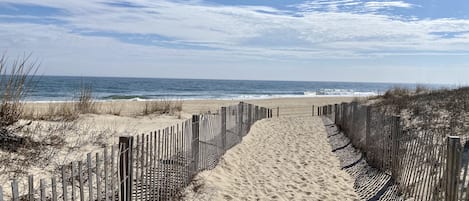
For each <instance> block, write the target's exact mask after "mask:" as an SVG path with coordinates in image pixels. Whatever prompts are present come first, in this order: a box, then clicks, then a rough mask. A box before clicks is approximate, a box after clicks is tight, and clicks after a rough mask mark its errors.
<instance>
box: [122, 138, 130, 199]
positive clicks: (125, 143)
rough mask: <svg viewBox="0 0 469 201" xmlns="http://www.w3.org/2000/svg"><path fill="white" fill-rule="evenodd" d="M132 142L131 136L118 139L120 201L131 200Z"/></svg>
mask: <svg viewBox="0 0 469 201" xmlns="http://www.w3.org/2000/svg"><path fill="white" fill-rule="evenodd" d="M132 141H133V137H132V136H121V137H119V153H120V160H119V181H120V183H121V184H120V185H121V188H120V189H121V195H122V197H121V198H120V201H130V200H131V198H132V181H133V178H132V173H133V170H132ZM124 195H125V197H124Z"/></svg>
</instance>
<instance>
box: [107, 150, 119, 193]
mask: <svg viewBox="0 0 469 201" xmlns="http://www.w3.org/2000/svg"><path fill="white" fill-rule="evenodd" d="M115 147H116V146H111V185H110V186H109V189H110V191H109V193H111V198H112V199H111V200H115V199H116V198H115V197H116V182H115V181H116V176H117V174H119V172H118V171H116V168H117V166H118V165H117V166H116V165H115V164H116V159H115V158H116V155H115V152H116V148H115ZM118 186H120V184H118Z"/></svg>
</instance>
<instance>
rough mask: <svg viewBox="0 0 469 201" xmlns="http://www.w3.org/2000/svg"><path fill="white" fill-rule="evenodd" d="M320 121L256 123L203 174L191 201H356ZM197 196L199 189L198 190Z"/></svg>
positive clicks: (296, 119)
mask: <svg viewBox="0 0 469 201" xmlns="http://www.w3.org/2000/svg"><path fill="white" fill-rule="evenodd" d="M339 165H340V164H339V161H338V159H337V158H336V156H335V155H334V154H333V153H332V152H331V147H330V145H329V143H328V141H327V137H326V132H325V128H324V126H323V123H322V121H321V119H320V118H318V117H303V118H301V117H281V118H273V119H266V120H262V121H260V122H258V123H256V124H255V125H254V126H253V128H252V130H251V132H250V133H249V134H248V135H247V136H246V137H245V138H244V139H243V142H242V143H241V144H239V145H237V146H235V147H233V148H232V149H231V150H229V151H228V152H227V153H226V155H225V156H223V158H222V160H221V161H220V163H219V165H218V166H217V167H216V168H215V169H213V170H210V171H205V172H202V173H200V174H199V175H198V176H197V177H196V180H198V181H197V182H196V183H195V184H193V185H191V186H189V187H188V188H186V189H185V192H184V194H185V199H186V200H356V199H357V195H356V193H355V192H354V190H353V182H352V181H353V180H352V179H351V177H350V176H349V175H348V174H346V173H345V172H343V171H342V170H340V168H339ZM197 188H198V190H197V192H194V189H197Z"/></svg>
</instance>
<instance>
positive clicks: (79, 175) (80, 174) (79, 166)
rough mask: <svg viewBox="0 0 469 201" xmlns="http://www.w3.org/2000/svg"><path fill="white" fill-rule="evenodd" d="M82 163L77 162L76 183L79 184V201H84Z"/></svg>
mask: <svg viewBox="0 0 469 201" xmlns="http://www.w3.org/2000/svg"><path fill="white" fill-rule="evenodd" d="M82 166H83V163H82V161H78V181H79V182H80V201H85V192H84V188H85V185H84V183H83V176H82V175H83V171H82V170H83V167H82Z"/></svg>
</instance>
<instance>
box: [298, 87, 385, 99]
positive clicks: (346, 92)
mask: <svg viewBox="0 0 469 201" xmlns="http://www.w3.org/2000/svg"><path fill="white" fill-rule="evenodd" d="M303 94H304V95H305V96H308V97H314V96H345V97H355V96H359V97H364V96H377V95H379V93H378V92H374V91H354V90H350V89H320V90H317V91H305V92H304V93H303Z"/></svg>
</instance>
